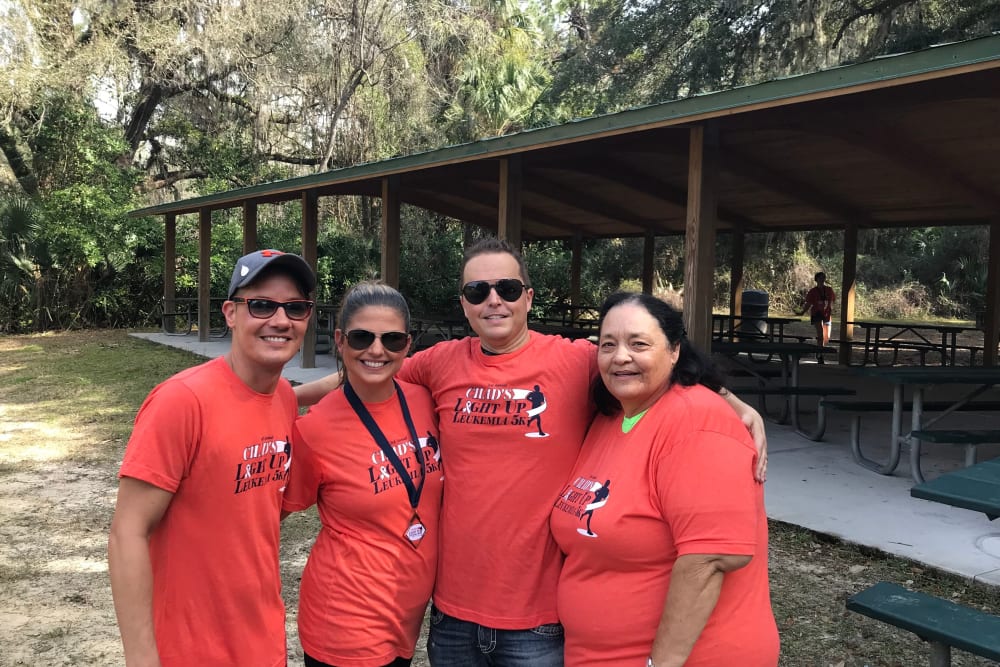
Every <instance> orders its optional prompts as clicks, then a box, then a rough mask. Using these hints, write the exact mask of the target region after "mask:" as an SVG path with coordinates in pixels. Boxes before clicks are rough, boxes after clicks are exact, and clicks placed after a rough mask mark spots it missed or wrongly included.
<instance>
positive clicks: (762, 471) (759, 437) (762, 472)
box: [740, 405, 767, 484]
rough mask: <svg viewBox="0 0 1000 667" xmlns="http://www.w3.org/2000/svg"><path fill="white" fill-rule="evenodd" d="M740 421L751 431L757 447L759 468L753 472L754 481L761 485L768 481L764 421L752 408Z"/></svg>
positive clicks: (748, 407)
mask: <svg viewBox="0 0 1000 667" xmlns="http://www.w3.org/2000/svg"><path fill="white" fill-rule="evenodd" d="M740 420H741V421H742V422H743V424H744V425H745V426H746V427H747V430H748V431H750V435H751V436H752V437H753V444H754V445H756V447H757V467H756V468H755V469H754V471H753V476H754V479H756V480H757V481H758V482H760V483H762V484H763V483H764V482H766V481H767V433H766V432H765V430H764V419H763V418H762V417H761V416H760V413H759V412H757V411H756V410H754V409H753V408H751V407H750V406H749V405H748V406H747V409H746V410H744V411H743V412H742V413H740Z"/></svg>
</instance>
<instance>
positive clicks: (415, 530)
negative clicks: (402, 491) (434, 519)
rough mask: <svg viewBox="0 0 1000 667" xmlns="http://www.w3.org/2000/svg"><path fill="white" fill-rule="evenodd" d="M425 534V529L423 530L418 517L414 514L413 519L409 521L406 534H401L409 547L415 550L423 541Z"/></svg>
mask: <svg viewBox="0 0 1000 667" xmlns="http://www.w3.org/2000/svg"><path fill="white" fill-rule="evenodd" d="M426 534H427V529H426V528H424V524H422V523H421V522H420V517H419V516H417V513H416V512H414V513H413V518H412V519H410V526H409V528H407V529H406V532H405V533H403V536H404V537H405V538H406V540H407V541H408V542H409V543H410V546H411V547H413V548H414V549H416V548H417V547H419V546H420V543H421V542H422V541H423V539H424V535H426Z"/></svg>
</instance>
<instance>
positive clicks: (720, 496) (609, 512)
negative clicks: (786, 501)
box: [552, 386, 778, 667]
mask: <svg viewBox="0 0 1000 667" xmlns="http://www.w3.org/2000/svg"><path fill="white" fill-rule="evenodd" d="M621 423H622V416H621V414H618V415H616V416H612V417H606V416H598V417H597V418H596V419H595V420H594V424H593V426H592V427H591V430H590V432H589V433H588V434H587V439H586V441H585V443H584V445H583V451H582V452H581V454H580V459H579V461H578V462H577V464H576V467H575V470H574V472H573V474H572V476H571V477H570V478H569V482H568V483H567V484H566V485H565V486H564V488H563V490H562V493H561V494H560V495H559V496H558V498H557V500H556V502H555V506H554V508H553V510H552V532H553V534H554V535H555V539H556V541H557V542H558V543H559V546H560V548H561V549H562V550H563V551H564V552H565V553H566V562H565V564H564V565H563V570H562V576H561V578H560V580H559V618H560V619H561V620H562V623H563V627H564V628H565V632H566V652H565V658H566V667H598V666H600V667H606V666H607V665H635V666H636V667H638V666H639V665H643V664H645V661H646V657H647V656H648V655H649V653H650V649H651V648H652V645H653V639H654V637H655V636H656V629H657V627H658V625H659V623H660V617H661V616H662V614H663V608H664V604H665V603H666V598H667V590H668V588H669V586H670V574H671V570H672V569H673V565H674V562H675V561H676V559H677V558H678V557H679V556H682V555H685V554H738V555H752V556H753V559H752V560H751V562H750V564H749V565H747V566H746V567H743V568H741V569H739V570H735V571H733V572H729V573H727V574H726V575H725V578H724V580H723V584H722V591H721V594H720V596H719V600H718V603H717V604H716V606H715V610H714V611H713V612H712V615H711V616H710V617H709V619H708V623H707V624H706V626H705V628H704V630H703V631H702V633H701V635H700V636H699V638H698V640H697V642H696V643H695V646H694V649H693V650H692V652H691V655H690V657H689V658H688V660H687V662H685V663H684V664H685V667H719V666H720V665H740V666H741V667H773V666H774V665H776V664H777V662H778V631H777V627H776V626H775V622H774V615H773V613H772V611H771V602H770V597H769V592H768V581H767V516H766V515H765V513H764V494H763V487H762V486H761V485H759V484H757V483H755V482H754V480H753V468H754V463H755V461H756V451H755V449H754V445H753V442H752V441H751V439H750V436H749V434H748V433H747V430H746V427H745V426H744V425H743V424H742V423H741V422H740V420H739V419H738V418H737V417H736V415H735V414H734V413H733V411H732V410H731V409H730V408H729V406H728V405H727V404H726V402H725V400H724V399H722V398H721V397H719V396H718V395H716V394H715V393H713V392H712V391H710V390H708V389H706V388H705V387H701V386H696V387H690V388H684V387H680V386H676V387H674V388H672V389H671V390H670V391H669V392H668V393H667V394H666V395H665V396H664V397H663V398H661V399H660V400H659V401H658V402H657V403H656V404H655V405H654V406H653V407H652V408H650V410H649V411H648V412H647V413H646V414H645V415H644V416H643V417H642V418H641V419H640V420H639V422H638V423H637V424H636V425H635V427H634V428H633V429H632V430H631V432H629V433H622V431H621Z"/></svg>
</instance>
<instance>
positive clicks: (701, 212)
mask: <svg viewBox="0 0 1000 667" xmlns="http://www.w3.org/2000/svg"><path fill="white" fill-rule="evenodd" d="M718 176H719V128H718V124H717V123H716V122H714V121H712V122H708V123H706V124H705V125H704V126H701V125H699V126H695V127H692V128H691V150H690V157H689V159H688V184H687V193H688V206H687V227H686V234H685V236H684V327H685V328H686V329H687V334H688V339H689V340H690V341H691V342H692V343H693V344H694V345H695V346H697V347H698V348H699V349H701V350H704V351H705V352H706V353H709V351H710V350H711V349H712V295H713V293H714V287H715V286H714V285H713V284H712V274H713V269H714V268H715V228H716V224H717V208H718V204H717V200H716V197H717V195H716V188H717V187H718Z"/></svg>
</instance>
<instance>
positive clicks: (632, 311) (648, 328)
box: [597, 302, 680, 417]
mask: <svg viewBox="0 0 1000 667" xmlns="http://www.w3.org/2000/svg"><path fill="white" fill-rule="evenodd" d="M679 354H680V346H679V345H671V344H670V341H669V340H667V335H666V334H665V333H664V332H663V329H662V328H661V327H660V325H659V323H658V322H657V321H656V319H655V318H654V317H653V316H652V315H650V314H649V311H647V310H646V309H645V308H644V307H643V306H642V305H640V304H638V303H635V302H625V303H622V304H620V305H617V306H615V307H614V308H612V309H611V310H609V311H608V312H607V314H606V315H605V316H604V322H603V323H602V325H601V333H600V338H599V340H598V348H597V366H598V369H599V370H600V372H601V379H602V380H604V386H605V387H607V389H608V391H609V392H610V393H611V395H612V396H614V397H615V398H617V399H618V401H619V402H620V403H621V404H622V409H623V410H624V411H625V415H626V416H628V417H631V416H634V415H635V414H637V413H639V412H642V411H643V410H645V409H647V408H649V407H650V406H651V405H653V403H655V402H656V399H658V398H659V397H660V396H662V395H663V394H664V393H666V391H667V389H668V388H669V386H670V374H671V373H672V372H673V370H674V365H675V364H676V363H677V357H678V356H679Z"/></svg>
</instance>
